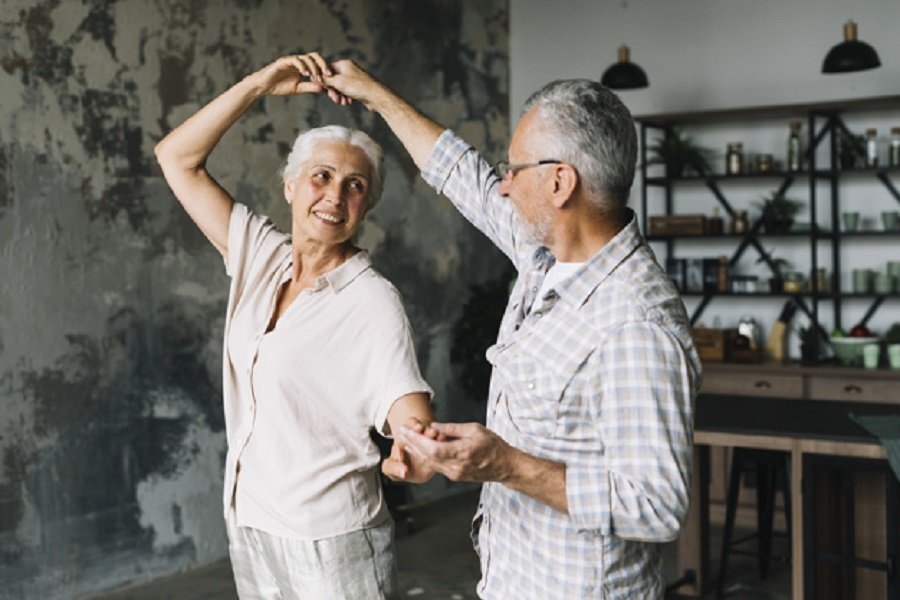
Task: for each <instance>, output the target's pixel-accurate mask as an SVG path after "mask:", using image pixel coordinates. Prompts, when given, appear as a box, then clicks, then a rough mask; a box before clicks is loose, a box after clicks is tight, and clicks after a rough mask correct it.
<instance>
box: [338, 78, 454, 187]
mask: <svg viewBox="0 0 900 600" xmlns="http://www.w3.org/2000/svg"><path fill="white" fill-rule="evenodd" d="M331 66H332V70H333V71H334V73H335V74H334V75H332V76H330V77H329V76H326V77H325V85H327V86H328V87H329V88H333V89H335V90H337V91H338V92H340V93H341V94H344V95H345V96H349V97H350V98H353V99H354V100H357V101H359V102H362V103H363V104H364V105H365V106H366V108H368V109H369V110H373V111H375V112H377V113H378V114H380V115H381V116H382V118H383V119H384V120H385V121H386V122H387V124H388V126H389V127H390V128H391V130H392V131H393V132H394V135H396V136H397V137H398V138H399V139H400V141H401V142H402V143H403V145H404V146H405V147H406V151H407V152H409V155H410V156H411V157H412V159H413V161H415V163H416V166H417V167H419V169H424V168H425V164H426V163H427V162H428V157H429V156H430V155H431V149H432V148H433V147H434V144H435V142H437V139H438V137H439V136H440V135H441V132H442V131H444V128H443V127H442V126H440V125H438V124H437V123H435V122H434V121H432V120H431V119H429V118H428V117H426V116H425V115H423V114H422V113H420V112H419V111H418V110H417V109H416V108H415V107H414V106H412V105H411V104H409V103H408V102H407V101H406V100H404V99H403V98H401V97H400V96H398V95H397V94H395V93H394V92H393V91H392V90H391V89H389V88H388V87H386V86H385V85H384V84H382V83H381V82H380V81H378V80H376V79H375V78H374V77H372V76H371V75H369V74H368V73H366V72H365V71H363V70H362V69H361V68H359V66H358V65H356V63H354V62H353V61H352V60H340V61H338V62H336V63H334V64H333V65H331Z"/></svg>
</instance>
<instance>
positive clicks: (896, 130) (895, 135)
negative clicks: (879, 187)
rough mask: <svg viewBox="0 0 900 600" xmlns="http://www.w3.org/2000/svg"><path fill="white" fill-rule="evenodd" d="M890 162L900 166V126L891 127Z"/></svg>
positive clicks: (893, 165) (892, 164)
mask: <svg viewBox="0 0 900 600" xmlns="http://www.w3.org/2000/svg"><path fill="white" fill-rule="evenodd" d="M889 158H890V160H889V161H888V163H889V164H890V165H891V166H892V167H900V127H891V155H890V157H889Z"/></svg>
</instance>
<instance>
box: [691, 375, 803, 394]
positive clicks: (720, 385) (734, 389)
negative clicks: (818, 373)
mask: <svg viewBox="0 0 900 600" xmlns="http://www.w3.org/2000/svg"><path fill="white" fill-rule="evenodd" d="M700 393H702V394H726V395H729V396H755V397H763V398H788V399H791V398H798V399H799V398H803V376H802V375H800V374H789V375H781V374H777V373H706V374H704V376H703V386H702V387H701V388H700Z"/></svg>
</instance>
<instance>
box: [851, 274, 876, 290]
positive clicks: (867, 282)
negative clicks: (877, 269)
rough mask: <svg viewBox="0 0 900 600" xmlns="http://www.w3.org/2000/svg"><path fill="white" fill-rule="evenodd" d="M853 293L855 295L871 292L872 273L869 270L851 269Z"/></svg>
mask: <svg viewBox="0 0 900 600" xmlns="http://www.w3.org/2000/svg"><path fill="white" fill-rule="evenodd" d="M853 291H854V292H856V293H857V294H868V293H869V292H871V291H872V271H871V270H870V269H853Z"/></svg>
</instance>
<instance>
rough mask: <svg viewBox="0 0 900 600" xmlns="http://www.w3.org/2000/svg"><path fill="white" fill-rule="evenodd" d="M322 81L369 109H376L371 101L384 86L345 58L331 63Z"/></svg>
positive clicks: (373, 100)
mask: <svg viewBox="0 0 900 600" xmlns="http://www.w3.org/2000/svg"><path fill="white" fill-rule="evenodd" d="M324 83H325V85H327V86H328V87H329V88H330V89H333V90H335V91H337V92H338V93H340V94H342V95H343V96H345V97H347V98H352V99H354V100H358V101H360V102H362V103H363V104H364V105H365V107H366V108H368V109H369V110H377V107H375V106H373V103H374V102H375V99H376V97H377V94H378V93H379V91H383V90H384V86H382V85H381V83H379V82H378V81H377V80H376V79H375V78H374V77H372V76H371V75H369V74H368V73H366V72H365V71H363V70H362V69H361V68H360V67H359V65H357V64H356V63H355V62H353V61H352V60H347V59H345V60H339V61H337V62H335V63H334V64H333V65H331V69H330V70H329V71H328V72H327V73H325V79H324Z"/></svg>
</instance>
